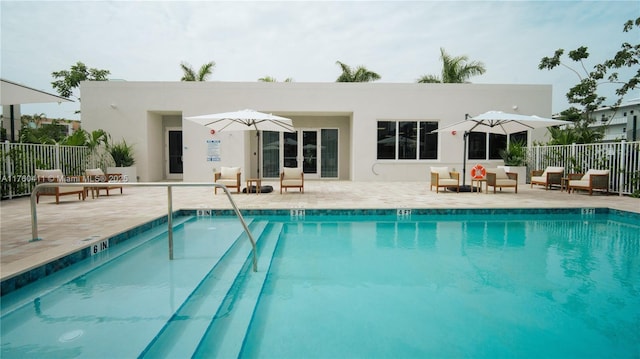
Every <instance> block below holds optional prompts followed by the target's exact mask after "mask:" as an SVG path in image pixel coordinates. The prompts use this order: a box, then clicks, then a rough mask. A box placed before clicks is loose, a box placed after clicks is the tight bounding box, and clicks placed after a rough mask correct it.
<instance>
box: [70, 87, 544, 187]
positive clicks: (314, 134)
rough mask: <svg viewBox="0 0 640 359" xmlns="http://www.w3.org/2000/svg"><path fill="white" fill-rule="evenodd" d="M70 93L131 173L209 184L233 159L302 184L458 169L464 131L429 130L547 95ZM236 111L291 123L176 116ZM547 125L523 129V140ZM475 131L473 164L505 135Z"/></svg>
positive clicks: (325, 90)
mask: <svg viewBox="0 0 640 359" xmlns="http://www.w3.org/2000/svg"><path fill="white" fill-rule="evenodd" d="M81 93H82V103H81V112H82V126H83V128H84V129H85V130H87V131H89V132H91V131H93V130H96V129H103V130H105V131H107V132H108V133H109V134H110V135H111V138H112V140H114V141H119V140H121V139H125V140H126V142H127V143H128V144H132V145H133V146H134V153H135V158H136V166H137V173H138V176H139V179H140V180H141V181H161V180H168V179H182V180H184V181H211V180H212V178H213V171H214V170H215V169H219V168H220V167H222V166H229V167H236V166H238V167H242V174H243V177H247V176H250V177H255V176H257V174H258V166H260V175H261V177H263V178H265V179H273V180H276V179H277V177H278V175H279V173H280V171H281V169H282V168H283V167H285V166H286V167H300V168H303V170H304V172H305V180H306V179H309V180H313V179H323V180H350V181H372V182H374V181H375V182H379V181H427V178H428V172H429V168H430V167H431V166H449V167H451V168H455V169H458V170H460V169H462V162H463V158H464V156H463V135H464V134H462V133H455V131H454V132H451V133H432V131H433V130H435V129H438V128H442V127H444V126H447V125H450V124H453V123H455V122H458V121H462V120H464V119H465V115H466V114H468V115H470V116H474V115H477V114H481V113H484V112H486V111H490V110H498V111H504V112H511V113H520V114H525V115H538V116H541V117H550V116H551V95H552V94H551V85H489V84H418V83H296V82H288V83H287V82H279V83H278V82H274V83H267V82H214V81H211V82H129V81H117V82H112V81H95V82H83V83H82V84H81ZM242 109H253V110H256V111H260V112H266V113H272V114H274V115H278V116H283V117H287V118H291V119H292V120H293V125H294V127H295V128H296V130H297V131H296V132H295V133H280V132H263V133H260V134H258V133H256V131H246V132H245V131H239V132H225V131H221V132H217V133H215V134H212V133H211V132H210V129H208V128H205V127H204V126H201V125H198V124H196V123H194V122H192V121H189V120H185V119H184V117H189V116H197V115H204V114H212V113H220V112H230V111H237V110H242ZM546 133H547V131H546V129H542V130H537V131H530V133H528V134H527V136H526V137H527V141H528V142H529V144H531V143H532V141H534V140H538V141H543V140H544V136H545V134H546ZM257 135H260V136H261V140H260V141H257ZM485 139H486V140H485V141H484V143H483V145H482V146H484V148H473V151H474V152H473V157H474V158H476V159H474V160H473V162H475V163H481V164H483V165H485V166H486V167H496V166H497V165H501V164H502V163H503V162H502V160H501V159H500V157H499V155H498V153H497V152H498V151H497V149H499V148H500V146H505V145H506V143H507V139H506V138H500V137H499V136H495V135H492V136H489V135H488V134H487V135H485ZM258 143H260V148H258ZM212 144H215V145H212ZM482 146H480V147H482ZM476 147H477V146H476ZM211 151H215V153H214V155H212V154H211V153H210V152H211ZM259 151H260V156H258V152H259ZM466 155H468V154H466ZM479 157H481V158H479ZM258 158H260V163H259V164H258V163H257V161H258Z"/></svg>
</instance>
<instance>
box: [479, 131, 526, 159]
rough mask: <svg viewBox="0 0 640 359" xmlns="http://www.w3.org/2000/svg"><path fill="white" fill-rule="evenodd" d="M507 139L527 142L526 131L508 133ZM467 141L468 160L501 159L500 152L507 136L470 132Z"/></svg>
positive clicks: (505, 145) (504, 147)
mask: <svg viewBox="0 0 640 359" xmlns="http://www.w3.org/2000/svg"><path fill="white" fill-rule="evenodd" d="M509 141H511V142H514V141H519V142H523V143H527V131H522V132H517V133H512V134H510V135H509ZM467 142H468V143H467V146H468V147H469V148H468V151H467V158H468V159H470V160H499V159H502V157H501V156H500V152H501V151H502V150H504V149H506V148H507V136H506V135H500V134H496V133H485V132H471V133H469V137H468V138H467ZM487 144H488V146H487ZM487 151H488V152H487Z"/></svg>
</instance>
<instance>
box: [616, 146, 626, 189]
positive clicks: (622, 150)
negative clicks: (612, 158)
mask: <svg viewBox="0 0 640 359" xmlns="http://www.w3.org/2000/svg"><path fill="white" fill-rule="evenodd" d="M626 147H627V142H626V141H625V140H622V142H620V157H619V158H620V170H619V171H618V172H619V173H618V195H619V196H621V197H622V192H624V191H623V190H624V178H625V177H626V175H627V173H626V172H627V170H626V166H625V163H626V162H627V160H626V158H625V154H626V152H627V148H626Z"/></svg>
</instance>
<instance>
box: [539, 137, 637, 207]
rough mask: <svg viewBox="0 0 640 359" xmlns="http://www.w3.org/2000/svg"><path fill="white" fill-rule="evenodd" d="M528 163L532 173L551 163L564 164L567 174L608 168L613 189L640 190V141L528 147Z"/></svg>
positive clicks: (615, 190)
mask: <svg viewBox="0 0 640 359" xmlns="http://www.w3.org/2000/svg"><path fill="white" fill-rule="evenodd" d="M527 164H528V167H529V168H528V169H529V171H528V172H530V171H531V170H536V169H537V170H543V169H545V168H546V167H548V166H558V167H564V168H565V174H568V173H584V172H586V171H587V170H589V169H608V170H610V173H611V175H610V178H609V191H610V192H616V193H619V194H620V195H623V194H632V193H634V192H635V193H637V192H638V191H640V141H636V142H626V141H622V142H614V143H591V144H583V145H577V144H573V145H569V146H534V147H530V148H528V149H527Z"/></svg>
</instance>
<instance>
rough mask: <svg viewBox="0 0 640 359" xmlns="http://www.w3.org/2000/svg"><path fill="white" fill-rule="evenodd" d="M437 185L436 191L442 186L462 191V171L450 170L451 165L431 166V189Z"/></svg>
mask: <svg viewBox="0 0 640 359" xmlns="http://www.w3.org/2000/svg"><path fill="white" fill-rule="evenodd" d="M434 186H435V187H436V193H438V189H439V188H440V187H445V188H454V187H455V189H456V192H458V193H459V192H460V173H458V172H451V171H449V167H431V185H430V186H429V191H433V187H434Z"/></svg>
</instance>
